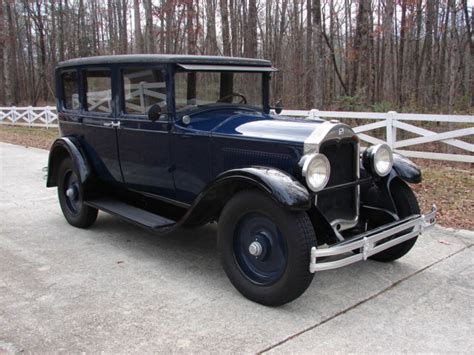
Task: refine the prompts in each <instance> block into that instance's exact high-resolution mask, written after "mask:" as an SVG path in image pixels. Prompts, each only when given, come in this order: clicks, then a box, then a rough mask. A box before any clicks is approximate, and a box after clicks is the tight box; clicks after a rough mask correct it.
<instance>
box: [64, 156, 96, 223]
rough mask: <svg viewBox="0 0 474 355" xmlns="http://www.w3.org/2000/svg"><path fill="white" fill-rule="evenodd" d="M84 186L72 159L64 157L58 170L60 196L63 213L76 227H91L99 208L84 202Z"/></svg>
mask: <svg viewBox="0 0 474 355" xmlns="http://www.w3.org/2000/svg"><path fill="white" fill-rule="evenodd" d="M83 197H84V188H83V185H82V183H81V181H80V179H79V176H78V174H77V173H76V171H75V169H74V165H73V162H72V161H71V159H64V160H63V161H62V163H61V165H60V166H59V170H58V198H59V204H60V206H61V210H62V211H63V215H64V217H65V218H66V220H67V221H68V223H69V224H71V225H73V226H74V227H79V228H87V227H90V226H91V225H92V224H93V223H94V222H95V220H96V219H97V214H98V210H97V209H95V208H92V207H89V206H87V205H85V204H84V201H83Z"/></svg>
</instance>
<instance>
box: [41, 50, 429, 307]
mask: <svg viewBox="0 0 474 355" xmlns="http://www.w3.org/2000/svg"><path fill="white" fill-rule="evenodd" d="M274 71H276V69H275V68H274V67H272V65H271V63H270V62H269V61H266V60H260V59H247V58H230V57H206V56H183V55H181V56H180V55H120V56H119V55H116V56H102V57H90V58H79V59H73V60H68V61H65V62H62V63H60V64H59V65H58V66H57V68H56V92H57V109H58V112H59V127H60V132H61V137H60V138H59V139H57V140H56V141H55V142H54V144H53V146H52V148H51V152H50V157H49V169H48V178H47V186H48V187H53V186H57V189H58V197H59V203H60V206H61V209H62V211H63V213H64V216H65V218H66V220H67V221H68V222H69V223H70V224H71V225H73V226H75V227H79V228H87V227H90V226H91V225H92V224H93V223H94V222H95V220H96V218H97V213H98V210H102V211H105V212H107V213H111V214H113V215H116V216H119V217H121V218H124V219H126V220H128V221H130V222H133V223H135V224H137V225H139V226H142V227H145V228H148V229H150V230H152V231H154V232H157V233H166V232H169V231H171V230H174V229H176V228H179V227H181V226H199V225H202V224H205V223H208V222H214V221H215V222H218V249H219V252H220V255H221V260H222V264H223V267H224V270H225V272H226V273H227V275H228V277H229V279H230V281H231V282H232V284H233V285H234V286H235V287H236V288H237V290H239V291H240V292H241V293H242V294H243V295H244V296H246V297H247V298H249V299H251V300H253V301H255V302H259V303H261V304H265V305H272V306H276V305H281V304H284V303H287V302H290V301H292V300H294V299H295V298H297V297H299V296H300V295H301V294H302V293H303V292H304V291H305V290H306V288H307V287H308V286H309V285H310V283H311V281H312V279H313V275H314V272H316V271H320V270H327V269H333V268H337V267H341V266H345V265H348V264H351V263H354V262H357V261H360V260H366V259H367V258H370V259H373V260H378V261H392V260H395V259H398V258H400V257H402V256H403V255H405V254H406V253H407V252H408V251H409V250H410V249H411V248H412V247H413V245H414V244H415V242H416V239H417V237H418V236H419V235H420V234H421V233H422V231H423V229H424V228H427V227H430V226H432V225H433V224H434V223H435V212H436V211H435V208H433V209H432V211H431V212H429V213H428V214H427V215H422V214H421V213H420V209H419V206H418V203H417V200H416V197H415V195H414V193H413V192H412V190H411V189H410V187H409V185H407V182H409V183H419V182H420V181H421V173H420V170H419V169H418V168H417V166H416V165H415V164H414V163H412V162H411V161H409V160H408V159H406V158H404V157H402V156H400V155H398V154H395V153H393V152H392V151H391V149H390V148H389V147H388V146H387V145H385V144H381V145H375V146H371V147H369V148H367V149H364V150H363V153H362V154H361V151H362V149H361V148H360V142H359V139H358V137H357V135H356V134H355V133H354V131H353V130H352V129H351V128H350V127H349V126H347V125H345V124H342V123H340V122H338V121H324V120H321V119H290V118H288V117H284V116H280V115H278V114H279V113H281V103H277V104H275V105H274V106H273V107H272V106H271V105H270V80H271V76H272V73H273V72H274ZM272 110H273V111H274V112H276V114H272V113H271V112H272Z"/></svg>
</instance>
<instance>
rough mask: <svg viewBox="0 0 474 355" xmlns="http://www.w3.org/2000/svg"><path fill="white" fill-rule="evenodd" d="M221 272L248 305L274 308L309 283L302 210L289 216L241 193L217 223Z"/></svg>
mask: <svg viewBox="0 0 474 355" xmlns="http://www.w3.org/2000/svg"><path fill="white" fill-rule="evenodd" d="M218 228H219V229H218V234H219V239H218V247H219V251H220V254H221V261H222V265H223V267H224V270H225V272H226V274H227V276H228V277H229V279H230V281H231V282H232V284H233V285H234V286H235V288H236V289H237V290H238V291H239V292H240V293H242V294H243V295H244V296H245V297H247V298H249V299H250V300H252V301H254V302H258V303H261V304H264V305H269V306H278V305H282V304H284V303H287V302H290V301H292V300H294V299H295V298H297V297H299V296H300V295H301V294H302V293H303V292H304V291H305V290H306V289H307V288H308V286H309V285H310V283H311V281H312V279H313V274H311V273H310V272H309V261H310V250H311V247H313V246H315V245H316V237H315V235H314V230H313V227H312V225H311V222H310V220H309V218H308V216H307V215H306V213H304V212H290V211H287V210H285V209H284V208H283V207H281V206H280V205H278V204H277V203H276V202H275V201H273V200H272V199H271V198H270V197H268V196H266V195H264V194H263V193H261V192H259V191H253V190H249V191H244V192H240V193H238V194H237V195H236V196H234V197H233V198H232V199H231V200H230V201H229V202H228V203H227V205H226V206H225V207H224V209H223V211H222V213H221V216H220V219H219V225H218Z"/></svg>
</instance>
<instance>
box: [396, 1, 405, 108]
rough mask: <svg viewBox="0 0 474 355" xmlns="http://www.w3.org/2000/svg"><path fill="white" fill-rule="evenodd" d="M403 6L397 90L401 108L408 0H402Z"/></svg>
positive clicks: (403, 98)
mask: <svg viewBox="0 0 474 355" xmlns="http://www.w3.org/2000/svg"><path fill="white" fill-rule="evenodd" d="M401 6H402V19H401V22H400V49H399V54H398V62H399V63H398V76H397V90H398V105H399V106H400V108H401V107H402V106H403V104H404V100H405V97H404V87H403V85H404V69H405V68H404V63H405V58H404V57H405V33H406V26H407V24H406V13H407V2H406V0H402V1H401Z"/></svg>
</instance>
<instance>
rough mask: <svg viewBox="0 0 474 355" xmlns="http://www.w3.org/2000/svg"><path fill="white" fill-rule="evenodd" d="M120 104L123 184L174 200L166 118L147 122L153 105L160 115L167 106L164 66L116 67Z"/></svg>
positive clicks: (119, 142) (164, 116)
mask: <svg viewBox="0 0 474 355" xmlns="http://www.w3.org/2000/svg"><path fill="white" fill-rule="evenodd" d="M118 77H119V81H120V89H121V94H120V97H121V105H120V114H119V123H120V128H119V129H118V130H117V139H118V147H119V155H120V163H121V168H122V174H123V179H124V182H125V184H126V185H127V187H128V188H130V189H133V190H137V191H140V192H147V193H152V194H155V195H159V196H161V197H165V198H171V199H173V198H174V197H175V188H174V183H173V175H172V171H171V164H170V138H169V137H170V133H169V127H170V123H169V117H168V116H167V115H162V116H161V118H160V119H159V120H157V121H155V122H152V121H150V120H149V119H148V115H147V113H148V110H149V109H150V107H151V106H152V105H154V104H158V105H160V107H161V109H162V111H163V112H165V111H166V110H167V106H168V91H167V90H168V85H167V83H166V77H167V75H166V71H165V69H164V67H157V66H148V67H147V66H124V67H121V68H119V75H118Z"/></svg>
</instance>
